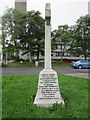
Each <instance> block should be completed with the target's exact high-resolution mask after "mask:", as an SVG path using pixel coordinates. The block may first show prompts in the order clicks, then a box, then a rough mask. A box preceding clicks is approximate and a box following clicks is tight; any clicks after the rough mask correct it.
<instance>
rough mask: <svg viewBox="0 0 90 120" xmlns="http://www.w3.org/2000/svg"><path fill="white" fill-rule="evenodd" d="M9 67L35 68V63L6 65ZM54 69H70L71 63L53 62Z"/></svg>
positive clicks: (42, 64) (26, 62)
mask: <svg viewBox="0 0 90 120" xmlns="http://www.w3.org/2000/svg"><path fill="white" fill-rule="evenodd" d="M6 66H7V67H13V68H19V67H20V68H30V67H35V62H32V63H30V62H29V61H23V62H22V63H20V61H17V62H13V63H8V64H7V65H6ZM43 66H44V63H43V62H41V63H40V65H39V67H43ZM52 67H70V63H64V62H62V61H53V62H52Z"/></svg>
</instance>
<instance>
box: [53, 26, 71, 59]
mask: <svg viewBox="0 0 90 120" xmlns="http://www.w3.org/2000/svg"><path fill="white" fill-rule="evenodd" d="M68 28H69V26H68V25H62V26H59V27H58V30H54V31H53V34H54V37H55V39H56V43H59V44H60V45H61V49H60V50H61V60H62V57H63V54H64V52H65V46H66V45H67V42H68ZM63 47H64V48H63Z"/></svg>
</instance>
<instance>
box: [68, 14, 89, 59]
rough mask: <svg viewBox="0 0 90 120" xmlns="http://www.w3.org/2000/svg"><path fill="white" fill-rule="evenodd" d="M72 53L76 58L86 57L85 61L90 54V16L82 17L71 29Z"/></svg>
mask: <svg viewBox="0 0 90 120" xmlns="http://www.w3.org/2000/svg"><path fill="white" fill-rule="evenodd" d="M70 37H71V38H72V39H71V42H70V46H71V47H70V50H69V51H70V52H71V53H73V54H74V55H76V56H79V55H84V57H85V59H87V56H89V52H90V47H89V45H90V16H88V15H86V16H82V17H80V18H79V19H78V20H77V22H76V25H74V26H72V27H71V29H70Z"/></svg>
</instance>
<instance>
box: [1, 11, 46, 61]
mask: <svg viewBox="0 0 90 120" xmlns="http://www.w3.org/2000/svg"><path fill="white" fill-rule="evenodd" d="M44 27H45V26H44V19H43V18H42V17H41V16H40V12H39V11H36V12H35V11H29V12H27V13H25V12H24V11H21V10H16V9H9V10H7V11H6V12H5V14H4V15H3V16H2V39H3V40H2V44H3V50H4V51H7V52H8V53H9V54H14V53H16V57H17V58H19V52H20V51H22V54H23V55H24V54H26V53H29V56H30V57H29V61H30V62H31V55H32V54H36V55H37V59H38V60H39V52H41V51H42V50H43V48H44V44H43V43H44V34H45V28H44Z"/></svg>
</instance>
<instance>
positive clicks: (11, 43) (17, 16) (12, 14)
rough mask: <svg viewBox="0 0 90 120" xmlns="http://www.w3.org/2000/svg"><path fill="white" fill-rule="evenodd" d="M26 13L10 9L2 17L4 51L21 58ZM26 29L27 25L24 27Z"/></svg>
mask: <svg viewBox="0 0 90 120" xmlns="http://www.w3.org/2000/svg"><path fill="white" fill-rule="evenodd" d="M25 16H26V13H25V12H24V11H18V10H16V9H8V10H7V11H6V12H5V14H4V15H3V16H2V45H3V51H4V52H7V53H8V54H10V55H14V53H16V58H17V59H18V58H19V49H20V47H21V45H20V34H22V27H21V26H22V24H23V20H25ZM24 28H25V25H24Z"/></svg>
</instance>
